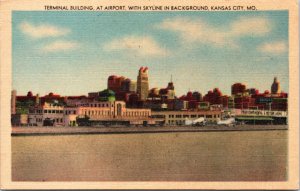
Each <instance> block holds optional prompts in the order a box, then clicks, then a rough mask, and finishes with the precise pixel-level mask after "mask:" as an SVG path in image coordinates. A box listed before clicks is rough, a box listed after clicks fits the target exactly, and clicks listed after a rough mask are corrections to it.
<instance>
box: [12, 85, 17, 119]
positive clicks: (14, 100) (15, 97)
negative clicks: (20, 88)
mask: <svg viewBox="0 0 300 191" xmlns="http://www.w3.org/2000/svg"><path fill="white" fill-rule="evenodd" d="M16 102H17V91H16V90H12V91H11V114H16Z"/></svg>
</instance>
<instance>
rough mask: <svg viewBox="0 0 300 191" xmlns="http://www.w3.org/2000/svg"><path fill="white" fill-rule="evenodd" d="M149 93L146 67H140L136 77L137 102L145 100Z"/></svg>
mask: <svg viewBox="0 0 300 191" xmlns="http://www.w3.org/2000/svg"><path fill="white" fill-rule="evenodd" d="M148 93H149V81H148V67H141V68H140V69H139V74H138V77H137V94H138V95H139V100H146V99H147V98H148Z"/></svg>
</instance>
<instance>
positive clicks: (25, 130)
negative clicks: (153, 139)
mask: <svg viewBox="0 0 300 191" xmlns="http://www.w3.org/2000/svg"><path fill="white" fill-rule="evenodd" d="M287 129H288V126H287V125H239V126H231V127H227V126H202V127H196V126H165V127H12V133H11V135H12V136H23V135H71V134H120V133H172V132H215V131H224V132H225V131H265V130H287Z"/></svg>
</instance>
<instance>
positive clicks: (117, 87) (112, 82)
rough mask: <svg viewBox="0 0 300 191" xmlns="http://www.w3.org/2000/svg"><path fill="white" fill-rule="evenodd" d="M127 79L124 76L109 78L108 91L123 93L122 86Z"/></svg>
mask: <svg viewBox="0 0 300 191" xmlns="http://www.w3.org/2000/svg"><path fill="white" fill-rule="evenodd" d="M125 79H126V78H125V77H124V76H115V75H112V76H109V77H108V80H107V89H109V90H112V91H114V92H115V93H116V92H120V91H121V85H122V82H123V81H125Z"/></svg>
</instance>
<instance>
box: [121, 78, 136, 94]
mask: <svg viewBox="0 0 300 191" xmlns="http://www.w3.org/2000/svg"><path fill="white" fill-rule="evenodd" d="M121 91H122V92H126V93H135V92H136V81H133V80H131V79H129V78H127V79H125V80H124V81H122V83H121Z"/></svg>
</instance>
